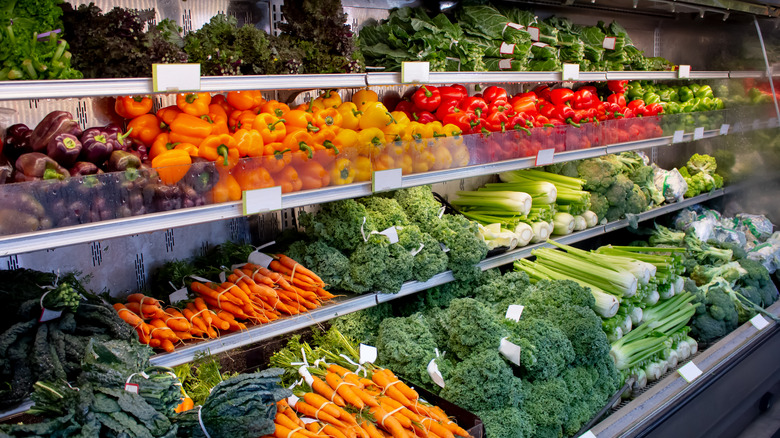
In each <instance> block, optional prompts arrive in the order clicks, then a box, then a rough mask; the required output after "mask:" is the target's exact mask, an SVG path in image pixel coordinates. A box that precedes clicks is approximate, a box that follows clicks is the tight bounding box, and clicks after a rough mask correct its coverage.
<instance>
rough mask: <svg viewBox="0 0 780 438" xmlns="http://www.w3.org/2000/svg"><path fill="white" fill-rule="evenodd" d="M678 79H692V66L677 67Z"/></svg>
mask: <svg viewBox="0 0 780 438" xmlns="http://www.w3.org/2000/svg"><path fill="white" fill-rule="evenodd" d="M677 77H678V78H680V79H685V78H690V77H691V66H690V65H678V66H677Z"/></svg>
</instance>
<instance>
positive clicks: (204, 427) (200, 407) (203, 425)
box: [198, 405, 211, 438]
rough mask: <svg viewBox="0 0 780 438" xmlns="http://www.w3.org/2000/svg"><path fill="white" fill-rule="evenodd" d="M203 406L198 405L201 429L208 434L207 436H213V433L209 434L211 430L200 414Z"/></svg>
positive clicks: (207, 437) (209, 437) (208, 437)
mask: <svg viewBox="0 0 780 438" xmlns="http://www.w3.org/2000/svg"><path fill="white" fill-rule="evenodd" d="M202 408H203V406H200V405H198V423H200V430H202V431H203V434H204V435H206V438H211V435H209V431H208V430H206V425H205V424H203V417H202V416H201V415H200V411H201V410H202Z"/></svg>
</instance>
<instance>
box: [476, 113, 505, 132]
mask: <svg viewBox="0 0 780 438" xmlns="http://www.w3.org/2000/svg"><path fill="white" fill-rule="evenodd" d="M507 123H509V117H508V116H507V115H506V114H505V113H503V112H501V111H494V112H491V113H490V114H488V116H487V117H485V118H484V119H482V126H484V127H485V128H487V130H488V131H490V132H506V125H507Z"/></svg>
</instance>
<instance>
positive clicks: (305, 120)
mask: <svg viewBox="0 0 780 438" xmlns="http://www.w3.org/2000/svg"><path fill="white" fill-rule="evenodd" d="M284 120H285V122H284V126H285V127H286V128H287V130H288V131H291V130H292V128H300V129H303V130H305V131H307V132H317V131H319V129H320V128H318V127H316V126H314V114H312V113H310V112H307V111H303V110H299V109H294V110H290V111H288V112H287V114H285V115H284Z"/></svg>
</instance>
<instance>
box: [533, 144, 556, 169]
mask: <svg viewBox="0 0 780 438" xmlns="http://www.w3.org/2000/svg"><path fill="white" fill-rule="evenodd" d="M553 158H555V148H550V149H542V150H540V151H539V152H537V153H536V166H549V165H550V164H552V163H553Z"/></svg>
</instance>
